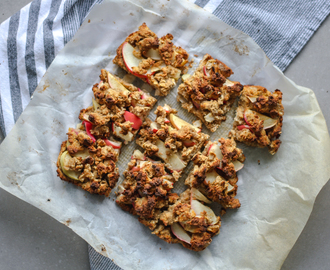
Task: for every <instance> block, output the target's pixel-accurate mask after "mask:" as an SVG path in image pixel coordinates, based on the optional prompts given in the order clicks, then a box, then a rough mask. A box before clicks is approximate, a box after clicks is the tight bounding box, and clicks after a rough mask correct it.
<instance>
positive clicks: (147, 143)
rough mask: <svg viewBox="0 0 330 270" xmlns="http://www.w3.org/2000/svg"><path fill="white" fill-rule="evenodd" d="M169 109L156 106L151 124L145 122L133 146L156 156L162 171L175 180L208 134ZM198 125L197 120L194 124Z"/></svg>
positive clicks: (151, 155) (147, 120) (149, 121)
mask: <svg viewBox="0 0 330 270" xmlns="http://www.w3.org/2000/svg"><path fill="white" fill-rule="evenodd" d="M176 113H177V111H176V110H175V109H172V108H171V107H170V106H168V105H165V106H164V107H161V106H158V107H157V110H156V111H155V114H156V115H157V118H156V120H155V122H152V121H151V120H150V119H146V121H145V122H144V124H143V125H142V128H141V130H140V132H139V135H138V137H137V139H136V143H137V144H138V145H140V146H141V147H142V148H143V149H144V150H145V152H146V155H147V156H149V157H158V158H160V159H161V160H163V161H164V163H165V166H166V168H167V169H168V170H169V171H170V172H171V173H172V174H173V176H174V178H175V179H176V180H178V179H179V177H180V175H181V174H182V172H183V170H184V168H185V167H186V166H187V164H188V162H189V161H190V160H191V159H192V157H193V156H194V155H195V154H196V153H197V152H198V151H199V150H200V149H201V148H202V146H203V145H204V143H205V142H206V140H207V139H208V138H209V135H207V134H204V133H202V132H201V129H200V127H196V126H194V125H191V124H189V123H187V122H186V121H184V120H182V119H181V118H179V117H178V116H176ZM198 122H199V121H198Z"/></svg>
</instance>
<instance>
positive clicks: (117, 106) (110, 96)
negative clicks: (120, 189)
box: [79, 69, 157, 143]
mask: <svg viewBox="0 0 330 270" xmlns="http://www.w3.org/2000/svg"><path fill="white" fill-rule="evenodd" d="M100 79H101V81H100V82H99V83H97V84H95V85H94V86H93V93H94V97H95V99H94V100H93V106H90V107H88V108H87V109H83V110H81V112H80V115H79V119H80V120H82V121H83V122H88V123H90V124H91V126H92V127H91V129H90V133H91V134H92V135H94V136H102V137H108V136H110V135H111V134H112V135H113V136H115V137H117V138H119V139H121V140H123V141H124V142H125V143H127V142H130V141H132V140H133V138H134V136H135V135H136V133H137V132H138V130H139V128H140V127H141V125H142V122H143V121H144V119H145V118H146V117H147V115H148V114H149V112H150V110H151V109H152V107H153V106H154V105H155V103H156V102H157V100H156V99H155V98H154V97H152V96H150V95H149V94H148V93H146V92H144V91H142V90H141V89H139V88H137V87H135V86H134V85H132V84H129V83H126V82H125V81H123V80H121V79H120V78H118V77H116V76H114V75H112V74H111V73H110V72H108V71H106V70H104V69H102V70H101V75H100Z"/></svg>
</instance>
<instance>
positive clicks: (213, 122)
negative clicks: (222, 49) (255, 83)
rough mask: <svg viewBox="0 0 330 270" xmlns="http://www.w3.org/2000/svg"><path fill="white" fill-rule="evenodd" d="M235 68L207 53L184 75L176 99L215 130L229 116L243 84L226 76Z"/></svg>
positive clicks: (210, 128)
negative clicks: (189, 72) (190, 73)
mask: <svg viewBox="0 0 330 270" xmlns="http://www.w3.org/2000/svg"><path fill="white" fill-rule="evenodd" d="M231 74H233V71H232V70H231V69H230V68H229V67H228V66H226V65H225V64H224V63H222V62H221V61H219V60H217V59H214V58H212V57H211V55H209V54H206V55H205V56H204V57H203V59H202V60H201V62H200V63H199V66H198V68H197V69H196V71H195V72H194V74H193V75H192V76H189V75H185V77H183V79H184V82H183V83H182V84H180V86H179V88H178V96H177V100H178V101H179V102H181V103H182V107H183V108H184V109H186V110H187V111H188V112H191V113H193V114H194V115H196V116H197V117H198V118H199V119H201V120H202V121H203V122H204V124H205V126H206V127H207V128H208V129H209V130H211V131H212V132H214V131H216V130H217V128H218V127H219V126H220V124H221V123H222V122H223V121H225V120H226V113H227V112H228V111H229V110H230V108H231V107H232V105H233V103H234V101H235V100H236V97H238V96H239V94H240V92H241V91H242V89H243V86H242V85H241V84H240V83H239V82H234V81H230V80H228V79H227V78H228V77H229V76H230V75H231Z"/></svg>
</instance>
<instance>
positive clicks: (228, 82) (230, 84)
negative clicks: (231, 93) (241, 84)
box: [223, 79, 235, 87]
mask: <svg viewBox="0 0 330 270" xmlns="http://www.w3.org/2000/svg"><path fill="white" fill-rule="evenodd" d="M223 85H224V86H229V87H230V86H233V85H235V83H233V82H232V81H230V80H228V79H227V80H226V81H225V83H224V84H223Z"/></svg>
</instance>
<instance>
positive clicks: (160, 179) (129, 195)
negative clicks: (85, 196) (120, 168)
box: [116, 150, 178, 230]
mask: <svg viewBox="0 0 330 270" xmlns="http://www.w3.org/2000/svg"><path fill="white" fill-rule="evenodd" d="M124 176H125V180H124V181H123V183H122V184H121V185H119V187H118V193H117V199H116V203H117V204H118V205H119V206H120V207H121V208H122V209H123V210H125V211H128V212H130V213H131V214H133V215H138V216H139V221H140V222H141V223H142V224H144V225H146V226H147V227H149V228H150V229H151V230H154V229H155V228H156V226H157V223H158V221H159V217H160V215H161V212H162V210H163V209H167V207H168V205H169V204H171V203H173V202H174V201H175V200H176V199H177V197H178V196H177V195H176V194H172V193H171V192H170V190H171V189H172V188H173V183H174V182H175V180H174V178H173V176H172V175H171V174H170V173H168V172H166V171H165V166H164V164H163V163H161V162H159V161H158V162H156V161H154V160H152V159H150V158H146V157H145V156H144V155H143V154H142V153H141V152H140V151H139V150H135V151H134V153H133V155H132V158H131V161H130V162H129V163H128V168H127V169H126V171H125V172H124Z"/></svg>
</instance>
